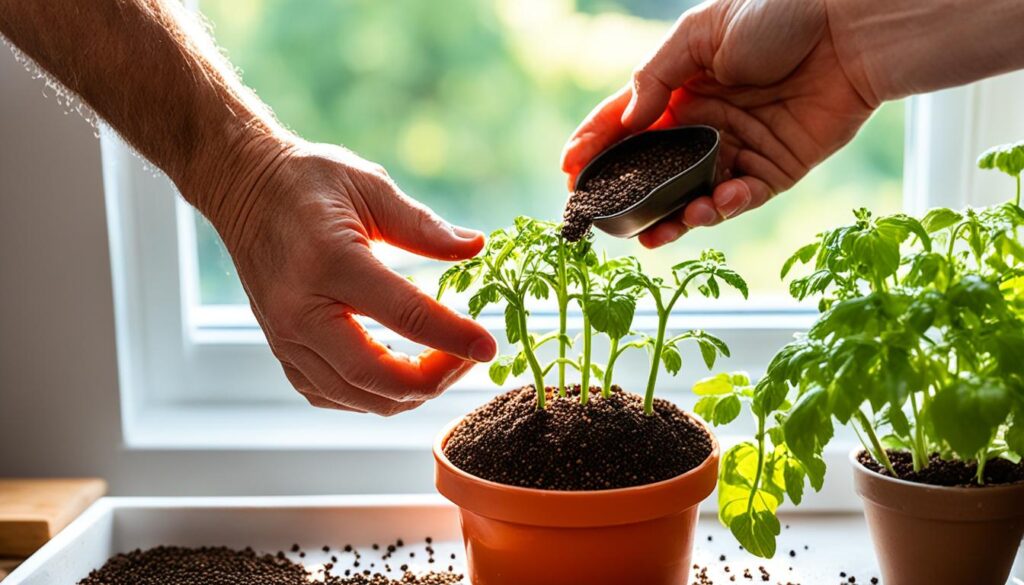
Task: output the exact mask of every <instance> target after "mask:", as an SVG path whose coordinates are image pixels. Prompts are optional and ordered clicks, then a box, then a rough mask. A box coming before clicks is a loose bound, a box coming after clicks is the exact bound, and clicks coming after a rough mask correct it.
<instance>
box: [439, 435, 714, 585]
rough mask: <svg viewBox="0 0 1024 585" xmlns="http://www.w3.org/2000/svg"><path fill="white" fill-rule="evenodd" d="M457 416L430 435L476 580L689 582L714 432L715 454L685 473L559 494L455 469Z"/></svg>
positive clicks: (487, 584) (494, 583)
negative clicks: (448, 447)
mask: <svg viewBox="0 0 1024 585" xmlns="http://www.w3.org/2000/svg"><path fill="white" fill-rule="evenodd" d="M459 422H460V421H458V420H457V421H455V422H454V423H452V424H451V425H450V426H449V427H448V428H447V429H445V431H444V432H443V433H441V435H439V437H438V439H437V441H436V442H435V443H434V459H435V461H436V466H435V469H436V475H435V480H436V484H437V489H438V491H439V492H441V494H442V495H443V496H444V497H446V498H448V499H449V500H451V501H452V502H453V503H454V504H455V505H456V506H458V507H459V515H460V518H461V520H462V534H463V538H464V540H465V544H466V557H467V561H468V565H469V575H468V576H469V579H470V582H472V583H473V585H575V584H581V583H586V584H587V585H626V584H637V585H640V584H642V585H685V583H686V582H687V577H688V575H689V570H690V555H691V553H692V551H693V540H694V532H695V530H696V527H697V513H698V508H699V506H700V502H701V501H702V500H704V499H705V498H707V497H708V496H709V495H710V494H711V492H712V491H713V490H714V488H715V483H716V481H717V478H718V459H719V447H718V441H717V440H715V438H714V435H712V436H711V441H712V451H711V455H709V456H708V458H707V459H705V460H704V462H703V463H702V464H701V465H700V466H699V467H697V468H696V469H693V470H691V471H689V472H687V473H684V474H682V475H680V476H677V477H674V478H672V479H669V480H666V481H662V482H658V483H653V484H648V485H643V486H637V487H631V488H624V489H614V490H603V491H579V492H562V491H549V490H539V489H530V488H521V487H514V486H508V485H503V484H499V483H494V482H491V481H487V480H484V479H480V478H478V477H475V476H473V475H470V474H468V473H466V472H464V471H462V470H460V469H458V468H456V467H455V466H454V465H452V463H451V462H450V461H449V460H448V458H447V457H446V456H445V454H444V446H445V444H446V443H447V442H448V437H449V436H451V433H452V431H453V430H454V429H455V426H456V425H457V424H458V423H459ZM701 424H702V426H703V423H701ZM704 428H705V429H707V427H706V426H705V427H704ZM709 434H710V432H709Z"/></svg>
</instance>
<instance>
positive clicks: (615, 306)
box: [586, 293, 636, 339]
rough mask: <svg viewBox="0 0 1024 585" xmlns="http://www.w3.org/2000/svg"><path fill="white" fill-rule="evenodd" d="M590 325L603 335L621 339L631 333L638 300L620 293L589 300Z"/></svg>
mask: <svg viewBox="0 0 1024 585" xmlns="http://www.w3.org/2000/svg"><path fill="white" fill-rule="evenodd" d="M586 307H587V316H588V317H589V318H590V325H591V326H592V327H593V328H594V329H595V330H597V331H600V332H601V333H607V334H608V335H609V336H611V337H613V338H615V339H620V338H622V337H625V336H626V334H628V333H629V329H630V327H632V326H633V315H634V313H635V312H636V298H635V297H632V296H629V295H624V294H620V293H612V294H609V295H595V296H592V297H591V298H589V299H588V300H587V304H586Z"/></svg>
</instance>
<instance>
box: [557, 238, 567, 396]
mask: <svg viewBox="0 0 1024 585" xmlns="http://www.w3.org/2000/svg"><path fill="white" fill-rule="evenodd" d="M568 288H569V287H568V283H567V282H566V274H565V240H563V239H562V238H561V237H559V239H558V357H559V358H561V359H565V353H566V350H567V345H568V344H567V342H566V335H567V332H568V327H567V317H568V313H569V295H568V294H567V292H568ZM558 395H559V396H561V397H562V398H565V362H561V361H560V362H558Z"/></svg>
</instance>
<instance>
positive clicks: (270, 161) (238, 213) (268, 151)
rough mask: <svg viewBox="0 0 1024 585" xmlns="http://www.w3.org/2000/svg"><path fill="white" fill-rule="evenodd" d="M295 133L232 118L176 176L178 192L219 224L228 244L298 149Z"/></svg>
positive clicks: (232, 244)
mask: <svg viewBox="0 0 1024 585" xmlns="http://www.w3.org/2000/svg"><path fill="white" fill-rule="evenodd" d="M298 143H299V139H298V138H296V137H295V136H294V135H292V134H290V133H288V132H286V131H284V130H282V129H280V128H278V127H275V126H271V125H269V124H265V123H263V122H261V121H257V120H253V121H250V122H247V123H237V121H236V123H234V124H231V125H230V126H228V127H226V128H222V129H220V130H219V131H217V132H216V135H215V136H211V138H210V139H208V140H204V141H202V144H203V147H201V148H200V149H198V151H197V152H196V153H195V155H194V156H193V158H192V161H191V164H190V165H188V169H187V170H186V171H185V172H183V173H181V176H180V177H176V178H174V180H175V183H176V184H177V186H178V189H179V191H180V192H181V194H182V196H183V197H184V198H185V200H186V201H188V202H189V203H190V204H191V205H192V206H193V207H195V208H196V209H198V210H199V212H200V213H202V214H203V215H204V216H205V217H206V218H207V219H208V220H209V221H210V223H211V224H212V225H213V226H214V228H216V229H217V232H218V233H219V234H220V236H221V238H222V239H223V240H224V242H225V244H226V245H227V246H228V249H229V250H231V249H234V248H236V247H237V244H238V242H239V241H241V240H242V239H243V236H244V233H245V232H247V231H249V230H251V229H252V226H250V225H249V223H250V222H251V221H252V219H253V217H254V214H253V210H254V209H255V208H257V207H259V206H261V205H264V204H265V202H264V201H262V200H263V199H264V198H265V197H266V193H268V190H267V189H266V188H265V187H266V184H267V183H268V182H269V181H270V180H271V179H272V178H273V177H274V176H275V175H276V174H277V171H278V169H279V168H280V167H281V165H282V164H283V163H284V162H285V161H286V160H287V159H288V158H289V157H290V156H291V154H292V153H293V152H294V151H295V150H296V149H297V146H298Z"/></svg>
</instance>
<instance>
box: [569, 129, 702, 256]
mask: <svg viewBox="0 0 1024 585" xmlns="http://www.w3.org/2000/svg"><path fill="white" fill-rule="evenodd" d="M698 136H700V137H699V138H697V139H696V140H693V141H690V142H680V141H679V140H678V138H674V137H672V136H668V135H666V136H665V137H664V138H663V139H661V140H657V139H652V140H650V141H647V142H645V143H643V144H641V145H638V146H637V147H636V148H631V149H628V150H623V151H613V152H611V153H609V154H608V156H606V157H603V158H601V159H600V160H599V161H596V163H595V164H597V165H600V166H599V168H597V169H596V170H595V171H594V172H593V173H592V174H590V175H589V176H588V177H587V179H586V180H585V181H583V182H582V183H581V184H579V185H576V190H575V191H574V192H573V193H572V194H571V195H570V196H569V200H568V201H567V202H566V204H565V213H564V216H563V219H564V221H565V223H564V224H563V226H562V236H564V237H565V239H567V240H569V241H570V242H575V241H577V240H580V239H581V238H583V237H584V236H586V235H587V233H588V232H589V231H590V226H591V223H592V221H593V219H594V218H595V217H603V216H607V215H612V214H615V213H618V212H620V211H624V210H626V209H628V208H629V207H631V206H632V205H633V204H635V203H636V202H638V201H640V200H641V199H643V198H644V196H646V195H647V194H648V193H650V192H651V191H653V190H654V189H655V188H656V187H658V186H659V185H661V184H662V183H664V182H665V181H667V180H669V179H671V178H672V177H674V176H676V175H678V174H679V173H682V172H683V171H685V170H687V169H688V168H690V167H692V166H693V165H695V164H697V163H698V162H700V160H701V159H702V158H703V157H704V155H706V154H707V153H708V152H709V151H710V150H711V149H712V148H714V146H715V141H714V137H713V136H711V135H704V134H700V135H698Z"/></svg>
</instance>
